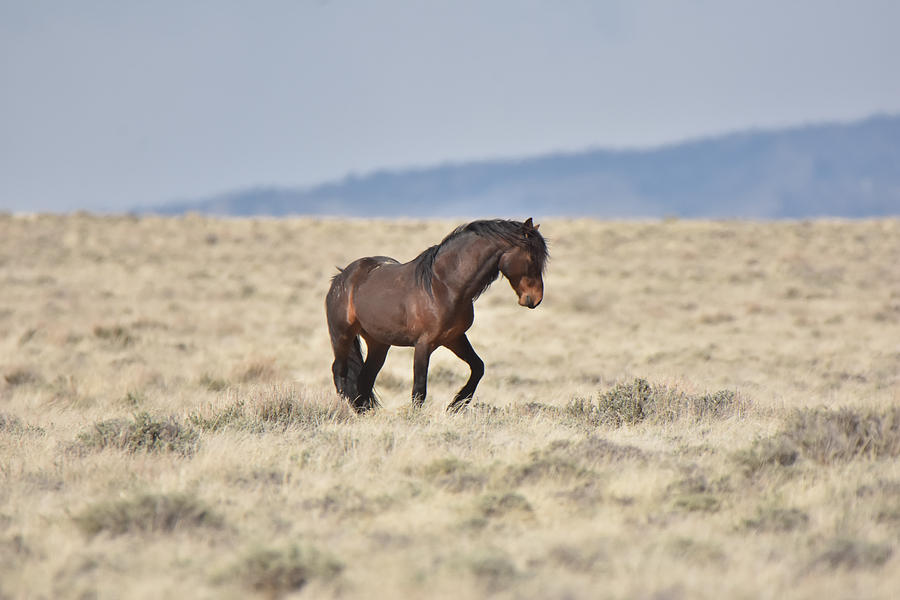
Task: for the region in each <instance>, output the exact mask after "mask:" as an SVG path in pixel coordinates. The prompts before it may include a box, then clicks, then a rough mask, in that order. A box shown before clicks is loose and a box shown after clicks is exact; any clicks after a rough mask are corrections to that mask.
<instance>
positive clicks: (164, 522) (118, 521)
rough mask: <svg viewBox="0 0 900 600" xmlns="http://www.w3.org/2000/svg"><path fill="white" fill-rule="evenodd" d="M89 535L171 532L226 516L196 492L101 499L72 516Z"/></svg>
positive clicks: (206, 524) (218, 523) (219, 522)
mask: <svg viewBox="0 0 900 600" xmlns="http://www.w3.org/2000/svg"><path fill="white" fill-rule="evenodd" d="M72 518H73V520H74V521H75V524H76V525H77V526H78V528H79V529H81V531H82V532H83V533H85V534H86V535H88V536H92V537H93V536H95V535H97V534H98V533H100V532H101V531H106V532H108V533H110V534H111V535H122V534H124V533H129V532H136V531H137V532H168V531H173V530H174V529H176V528H183V527H212V528H217V527H220V526H221V525H222V519H221V518H220V517H219V516H218V515H216V514H215V513H214V512H213V511H212V510H210V508H209V507H207V506H206V505H205V504H204V503H202V502H200V501H199V500H197V499H196V498H194V497H193V496H188V495H185V494H141V495H138V496H135V497H133V498H128V499H124V500H114V501H107V502H98V503H96V504H92V505H90V506H88V507H87V508H85V509H84V510H82V511H81V512H80V513H78V514H77V515H75V516H74V517H72Z"/></svg>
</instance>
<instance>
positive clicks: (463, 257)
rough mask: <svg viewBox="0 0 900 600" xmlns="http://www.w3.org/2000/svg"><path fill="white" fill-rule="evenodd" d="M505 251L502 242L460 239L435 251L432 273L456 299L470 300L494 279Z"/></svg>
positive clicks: (484, 239)
mask: <svg viewBox="0 0 900 600" xmlns="http://www.w3.org/2000/svg"><path fill="white" fill-rule="evenodd" d="M505 250H506V247H505V246H504V245H503V244H502V243H500V242H498V241H494V240H489V239H486V238H482V237H478V238H476V239H475V240H474V241H473V240H466V239H460V240H458V241H456V243H454V244H453V245H452V246H451V247H449V248H445V249H444V250H443V251H442V252H441V253H440V254H438V256H437V258H436V259H435V273H436V274H437V275H438V277H439V279H440V280H441V282H442V283H443V284H444V285H445V286H446V287H447V289H448V291H449V292H450V293H451V294H452V295H453V296H454V297H455V298H456V299H457V300H463V301H471V300H472V299H473V298H474V297H475V296H477V295H478V294H480V293H481V292H482V291H484V289H485V287H487V286H488V285H490V283H491V282H493V281H494V280H495V279H496V278H497V276H498V272H499V270H500V256H501V255H502V254H503V252H504V251H505Z"/></svg>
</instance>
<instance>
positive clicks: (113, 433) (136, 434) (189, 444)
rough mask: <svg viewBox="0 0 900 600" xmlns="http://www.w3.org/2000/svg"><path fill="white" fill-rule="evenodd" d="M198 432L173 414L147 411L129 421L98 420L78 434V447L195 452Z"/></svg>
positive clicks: (134, 450) (128, 450)
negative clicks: (160, 415) (156, 414)
mask: <svg viewBox="0 0 900 600" xmlns="http://www.w3.org/2000/svg"><path fill="white" fill-rule="evenodd" d="M196 444H197V432H196V431H194V429H192V428H191V427H188V426H185V425H183V424H181V423H179V422H178V421H176V420H175V419H173V418H172V417H169V418H166V419H158V418H156V417H153V416H152V415H150V414H149V413H147V412H142V413H138V414H136V415H134V417H132V419H131V420H130V421H128V420H123V419H111V420H107V421H99V422H97V423H95V424H94V426H93V427H92V428H91V429H89V430H87V431H83V432H81V433H79V434H78V437H77V438H76V444H75V446H76V448H81V449H87V450H103V449H105V448H117V449H119V450H125V451H127V452H131V453H134V452H178V453H180V454H184V455H188V454H191V453H193V451H194V450H195V449H196Z"/></svg>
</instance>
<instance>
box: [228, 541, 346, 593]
mask: <svg viewBox="0 0 900 600" xmlns="http://www.w3.org/2000/svg"><path fill="white" fill-rule="evenodd" d="M343 570H344V565H343V563H341V562H340V561H339V560H337V559H335V558H334V557H332V556H330V555H328V554H323V553H322V552H320V551H318V550H316V549H314V548H303V547H300V546H296V545H292V546H290V547H288V548H262V549H258V550H254V551H253V552H251V553H249V554H248V555H247V556H246V557H245V558H244V559H243V561H242V562H241V563H240V564H239V565H238V566H237V568H236V569H235V570H234V571H233V575H232V576H233V577H234V578H235V579H238V580H239V581H240V582H241V583H243V584H244V585H245V586H246V587H248V588H251V589H253V590H255V591H257V592H260V593H262V594H264V595H266V596H269V597H272V598H277V597H280V596H283V595H285V594H289V593H291V592H295V591H297V590H299V589H300V588H302V587H303V586H304V585H306V584H307V583H309V582H310V581H311V580H313V579H323V580H333V579H335V578H337V577H338V576H339V575H340V574H341V572H342V571H343Z"/></svg>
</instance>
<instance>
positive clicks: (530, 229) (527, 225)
mask: <svg viewBox="0 0 900 600" xmlns="http://www.w3.org/2000/svg"><path fill="white" fill-rule="evenodd" d="M538 227H540V225H535V224H534V221H532V219H531V217H528V219H526V220H525V222H524V223H522V230H523V231H524V233H525V237H526V238H527V237H528V236H529V234H532V233H534V232H535V231H537V230H538Z"/></svg>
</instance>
